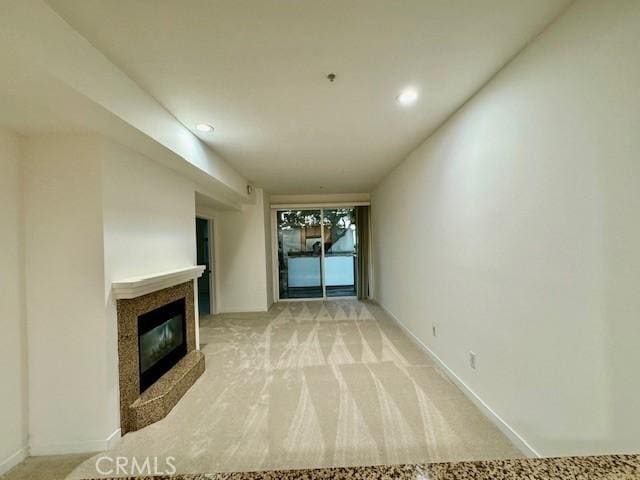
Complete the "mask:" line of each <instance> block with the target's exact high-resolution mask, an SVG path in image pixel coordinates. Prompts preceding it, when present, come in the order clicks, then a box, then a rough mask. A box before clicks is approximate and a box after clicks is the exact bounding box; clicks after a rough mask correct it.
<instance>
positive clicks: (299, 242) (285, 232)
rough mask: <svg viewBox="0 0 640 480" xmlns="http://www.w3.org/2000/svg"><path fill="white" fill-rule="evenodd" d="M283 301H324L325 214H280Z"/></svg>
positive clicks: (309, 211)
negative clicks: (323, 247)
mask: <svg viewBox="0 0 640 480" xmlns="http://www.w3.org/2000/svg"><path fill="white" fill-rule="evenodd" d="M277 214H278V271H279V277H278V278H279V283H280V298H281V299H289V298H322V297H323V296H324V290H323V285H322V237H321V235H322V223H321V218H322V213H321V211H320V210H285V211H280V210H279V211H278V212H277Z"/></svg>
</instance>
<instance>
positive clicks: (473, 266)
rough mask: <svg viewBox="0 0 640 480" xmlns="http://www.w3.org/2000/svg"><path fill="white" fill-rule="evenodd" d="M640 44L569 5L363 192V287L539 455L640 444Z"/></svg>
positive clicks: (583, 5)
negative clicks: (366, 242)
mask: <svg viewBox="0 0 640 480" xmlns="http://www.w3.org/2000/svg"><path fill="white" fill-rule="evenodd" d="M639 47H640V2H636V1H633V0H626V1H624V0H619V1H609V2H599V1H597V0H589V1H587V0H585V1H580V2H576V3H575V4H574V5H573V6H572V7H571V8H570V10H569V11H568V12H567V13H566V14H565V15H564V16H563V17H561V18H560V19H559V20H558V21H557V22H556V23H555V24H554V25H553V26H552V27H551V28H550V29H549V30H548V31H547V32H546V33H545V34H543V35H542V36H541V37H540V38H539V39H538V40H537V41H535V42H534V43H533V44H532V45H530V46H529V47H528V48H527V49H526V50H525V51H524V52H523V53H522V54H521V55H520V56H519V57H518V58H517V59H516V60H515V61H514V62H512V63H511V64H510V65H508V66H507V67H506V68H505V69H504V70H503V71H502V72H501V73H500V74H499V75H497V77H495V78H494V79H493V80H492V81H491V82H490V83H489V84H488V85H487V86H485V88H483V89H482V90H481V92H479V94H477V95H476V96H475V97H474V98H473V99H472V100H471V101H470V102H469V103H468V104H466V105H465V106H464V107H463V108H462V109H461V110H460V111H459V112H458V113H457V114H455V115H454V117H453V118H451V119H450V120H449V121H448V122H447V123H446V124H445V125H444V126H443V127H442V128H440V129H439V130H438V131H437V132H436V133H435V134H434V135H433V136H432V137H431V138H429V139H428V140H427V141H425V142H424V143H423V144H422V145H421V146H420V147H419V148H418V149H417V150H416V151H414V152H413V153H412V154H411V155H410V156H409V158H408V159H407V160H406V161H404V162H403V163H402V164H401V165H400V166H399V167H398V168H396V170H395V171H394V172H392V173H391V174H390V175H389V176H388V177H387V178H386V179H385V180H384V181H383V182H382V183H381V184H380V185H379V186H378V188H377V189H376V190H375V192H374V193H373V196H372V204H373V207H372V215H373V217H372V222H373V223H372V230H373V242H372V244H373V246H374V248H375V252H374V257H373V258H374V262H375V265H374V268H375V281H376V285H375V292H376V297H377V299H378V300H379V302H380V303H381V304H382V305H383V306H385V307H386V308H387V309H388V310H389V311H390V312H392V313H393V314H394V315H395V316H396V317H397V318H398V319H399V320H400V321H401V322H402V323H403V324H404V325H405V326H406V327H408V329H410V330H411V331H412V332H413V333H414V334H415V335H416V336H417V337H418V338H419V339H420V340H421V341H422V342H423V343H424V344H425V345H426V346H427V347H428V348H429V349H431V350H432V351H433V352H434V353H435V354H436V355H437V356H438V357H439V358H440V359H441V360H442V361H443V362H444V363H445V364H446V365H447V366H448V367H449V368H451V369H452V370H453V372H454V373H455V374H456V375H457V376H458V377H459V378H460V379H461V380H462V381H463V382H464V383H465V384H466V385H467V386H468V387H469V388H470V389H471V390H472V391H474V392H475V393H476V394H477V395H478V396H479V397H480V398H481V399H482V400H484V402H486V404H487V405H488V406H489V407H490V408H491V409H493V411H494V412H495V413H496V414H497V415H498V416H499V417H501V418H502V419H503V420H504V421H505V422H506V423H507V424H508V425H509V426H510V427H511V428H512V429H513V430H514V431H515V432H517V433H518V434H519V435H520V436H521V437H522V438H523V439H524V440H526V441H527V442H528V443H529V445H530V446H531V447H533V449H535V450H536V451H537V452H538V453H540V454H542V455H561V454H588V453H600V452H605V453H609V452H637V451H639V450H640V416H639V415H640V405H639V404H638V398H639V395H638V393H639V392H640V388H639V380H638V379H639V378H640V376H638V373H637V367H638V365H640V355H639V352H640V349H639V348H638V339H639V338H640V322H638V313H639V312H640V296H639V295H638V284H639V280H640V249H639V248H638V245H640V223H639V222H638V212H640V161H639V159H638V152H639V151H640V135H638V132H639V131H640V115H639V113H638V112H640V89H638V85H640V62H638V48H639ZM434 94H437V92H434ZM421 101H422V102H428V101H429V99H428V96H426V97H425V98H424V99H423V100H421ZM432 325H437V328H438V336H437V337H435V338H434V337H433V336H432V334H431V326H432ZM469 351H474V352H475V353H476V354H477V364H478V367H477V370H475V371H474V370H472V369H470V367H469V364H468V353H469Z"/></svg>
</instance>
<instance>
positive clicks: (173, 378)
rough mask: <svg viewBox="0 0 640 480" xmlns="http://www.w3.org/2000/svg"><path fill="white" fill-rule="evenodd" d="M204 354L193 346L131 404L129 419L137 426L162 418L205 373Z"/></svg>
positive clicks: (140, 426) (143, 425)
mask: <svg viewBox="0 0 640 480" xmlns="http://www.w3.org/2000/svg"><path fill="white" fill-rule="evenodd" d="M204 364H205V359H204V354H203V353H202V352H200V351H198V350H193V351H191V352H189V353H187V355H186V356H185V357H184V358H182V359H181V360H180V361H179V362H178V363H176V364H175V365H174V367H173V368H172V369H171V370H169V371H168V372H167V373H165V374H164V375H163V376H162V377H161V378H160V379H159V380H158V381H157V382H156V383H154V384H153V385H152V386H151V387H149V389H148V390H146V391H145V392H144V393H143V394H142V395H140V398H138V399H137V400H136V401H135V402H133V404H132V405H131V406H130V407H129V419H130V421H131V422H132V424H133V425H135V426H136V427H137V428H143V427H146V426H147V425H151V424H152V423H154V422H157V421H158V420H161V419H163V418H164V417H166V416H167V414H168V413H169V412H170V411H171V410H172V409H173V407H175V406H176V404H177V403H178V401H179V400H180V399H181V398H182V397H183V395H184V394H185V393H186V392H187V390H189V388H190V387H191V385H193V384H194V383H195V381H196V380H197V379H198V377H200V375H202V374H203V373H204V368H205V365H204Z"/></svg>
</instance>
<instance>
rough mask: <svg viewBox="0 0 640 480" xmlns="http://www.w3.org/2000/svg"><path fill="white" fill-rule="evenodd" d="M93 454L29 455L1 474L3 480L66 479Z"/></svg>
mask: <svg viewBox="0 0 640 480" xmlns="http://www.w3.org/2000/svg"><path fill="white" fill-rule="evenodd" d="M91 456H92V454H87V453H81V454H75V455H46V456H40V457H29V458H27V459H26V460H25V461H24V462H22V463H21V464H20V465H18V466H16V467H15V468H13V469H12V470H11V471H9V472H7V473H5V474H4V475H0V478H1V479H2V480H64V479H65V478H66V477H67V475H68V474H69V472H71V471H73V470H74V469H75V468H76V467H77V466H78V465H80V464H81V463H82V462H84V461H85V460H86V459H87V458H89V457H91Z"/></svg>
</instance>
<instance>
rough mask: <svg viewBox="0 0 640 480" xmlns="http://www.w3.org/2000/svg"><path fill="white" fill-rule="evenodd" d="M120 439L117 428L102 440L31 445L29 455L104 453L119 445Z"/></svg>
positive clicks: (119, 431) (119, 432)
mask: <svg viewBox="0 0 640 480" xmlns="http://www.w3.org/2000/svg"><path fill="white" fill-rule="evenodd" d="M120 439H121V430H120V429H119V428H118V429H117V430H115V431H114V432H113V433H111V434H110V435H109V436H108V437H107V438H105V439H104V440H89V441H86V442H77V443H53V444H38V443H32V444H31V448H30V454H31V455H33V456H34V457H35V456H40V455H67V454H72V453H92V452H104V451H106V450H111V449H113V448H114V447H116V446H117V445H118V443H120Z"/></svg>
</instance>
